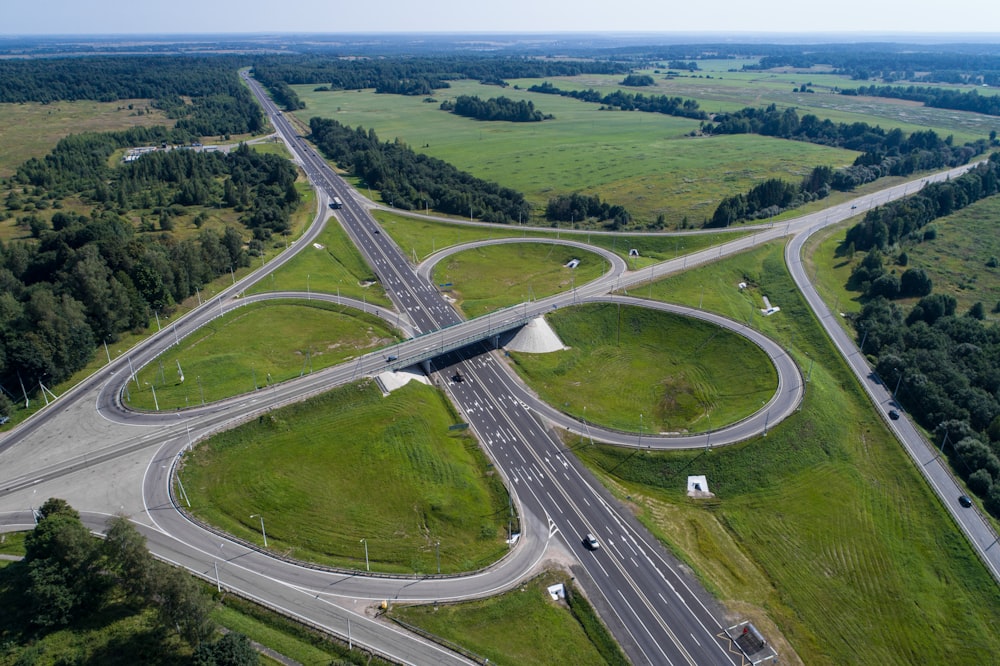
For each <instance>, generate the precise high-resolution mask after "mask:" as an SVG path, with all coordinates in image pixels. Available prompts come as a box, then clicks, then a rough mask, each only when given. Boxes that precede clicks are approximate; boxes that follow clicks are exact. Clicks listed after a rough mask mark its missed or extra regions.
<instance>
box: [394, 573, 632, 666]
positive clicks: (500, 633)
mask: <svg viewBox="0 0 1000 666" xmlns="http://www.w3.org/2000/svg"><path fill="white" fill-rule="evenodd" d="M570 578H571V576H569V575H567V574H564V573H561V572H557V571H548V572H546V573H544V574H542V575H541V576H538V577H536V578H533V579H531V580H528V581H525V582H524V583H522V584H521V585H520V586H519V587H518V588H517V589H514V590H511V591H510V592H505V593H503V594H500V595H497V596H494V597H490V598H488V599H479V600H476V601H466V602H460V603H455V604H444V605H439V604H434V605H425V606H403V605H400V606H393V607H392V608H391V609H390V611H389V616H390V617H391V618H393V619H397V620H401V621H402V622H405V623H406V624H408V625H413V626H417V627H419V628H420V629H421V630H422V631H425V632H428V633H430V634H432V635H434V636H436V637H438V638H439V639H444V640H446V641H449V642H451V643H453V644H458V645H461V646H462V647H463V648H464V649H465V650H468V651H469V652H471V653H472V655H475V656H476V657H477V658H478V659H487V660H489V661H488V663H491V664H499V665H501V666H504V665H508V664H509V665H510V666H516V665H518V664H552V665H553V666H555V665H558V664H565V665H566V666H576V665H577V664H580V665H581V666H582V665H585V664H593V665H594V666H604V665H606V664H614V665H616V666H617V665H618V664H622V665H623V664H625V663H627V662H626V660H625V658H624V655H622V654H621V652H620V649H619V648H618V646H617V644H616V643H615V642H614V640H613V639H612V638H611V636H610V635H609V634H608V633H607V630H606V629H605V628H604V626H603V625H602V624H601V623H600V620H598V619H597V617H596V615H594V611H593V609H592V607H591V606H590V604H589V603H588V602H587V601H586V599H584V598H583V597H582V596H581V595H580V594H579V592H578V591H577V590H576V588H575V586H574V585H573V584H572V583H571V582H570V580H569V579H570ZM556 583H563V584H566V586H567V589H568V593H569V603H567V601H565V600H560V601H553V600H552V598H551V597H550V596H549V593H548V591H547V588H548V586H549V585H554V584H556ZM514 637H516V638H514ZM602 648H603V649H602ZM484 663H485V662H484Z"/></svg>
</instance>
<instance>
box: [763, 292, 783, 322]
mask: <svg viewBox="0 0 1000 666" xmlns="http://www.w3.org/2000/svg"><path fill="white" fill-rule="evenodd" d="M780 311H781V308H779V307H778V306H777V305H771V301H769V300H767V296H765V297H764V307H762V308H761V309H760V312H761V314H763V315H764V316H765V317H770V316H771V315H773V314H774V313H775V312H780Z"/></svg>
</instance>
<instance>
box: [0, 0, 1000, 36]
mask: <svg viewBox="0 0 1000 666" xmlns="http://www.w3.org/2000/svg"><path fill="white" fill-rule="evenodd" d="M2 4H3V9H2V11H0V35H40V34H150V33H152V34H156V33H161V34H162V33H220V32H235V33H246V32H323V33H345V32H346V33H356V32H367V33H372V32H375V33H378V32H518V33H525V32H580V31H584V32H595V31H601V32H606V31H641V32H691V31H696V32H711V33H720V32H768V33H771V32H784V33H813V34H814V33H832V32H849V33H877V34H887V33H924V34H931V33H943V32H944V33H966V34H968V33H992V34H993V36H994V37H996V35H997V33H1000V2H997V0H969V1H967V2H962V3H957V4H954V5H951V4H949V3H942V2H933V3H932V2H930V1H929V0H875V1H872V0H839V1H837V2H809V1H808V0H805V1H803V0H796V1H794V2H793V1H791V0H708V1H706V2H691V1H684V0H503V1H501V2H483V1H482V0H479V1H476V0H424V1H422V2H421V1H419V0H417V1H414V0H290V1H283V0H271V1H268V2H265V1H264V0H167V1H164V0H2ZM990 41H993V40H990Z"/></svg>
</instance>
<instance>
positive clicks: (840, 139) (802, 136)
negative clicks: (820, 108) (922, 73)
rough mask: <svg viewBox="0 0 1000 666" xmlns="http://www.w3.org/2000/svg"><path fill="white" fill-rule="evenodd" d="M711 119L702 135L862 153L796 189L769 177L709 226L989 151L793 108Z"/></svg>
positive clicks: (721, 209) (722, 208)
mask: <svg viewBox="0 0 1000 666" xmlns="http://www.w3.org/2000/svg"><path fill="white" fill-rule="evenodd" d="M714 120H715V123H714V124H713V123H709V124H706V125H705V126H704V127H703V128H702V130H703V131H704V132H705V133H706V134H742V133H755V134H762V135H765V136H776V137H781V138H785V139H791V140H796V141H808V142H810V143H818V144H822V145H828V146H836V147H838V148H845V149H847V150H856V151H860V152H861V153H862V154H861V155H859V156H858V157H857V158H856V159H855V160H854V164H852V165H851V166H849V167H846V168H842V169H831V168H830V167H825V166H820V167H816V168H814V169H813V170H812V172H811V173H810V175H809V176H807V177H806V178H805V179H803V181H802V182H801V183H800V184H799V185H798V186H796V185H793V184H791V183H787V182H783V181H781V180H779V179H771V180H768V181H766V182H764V183H761V184H759V185H756V186H755V187H754V188H753V189H751V190H750V191H749V192H748V193H746V194H737V195H735V196H731V197H727V198H726V199H723V201H722V202H721V203H720V204H719V206H718V207H717V208H716V209H715V212H714V213H713V215H712V219H711V220H710V221H708V222H707V226H710V227H725V226H728V225H730V224H732V223H733V222H737V221H739V220H747V219H762V218H767V217H771V216H773V215H777V214H778V213H780V212H782V211H783V210H787V209H789V208H795V207H796V206H799V205H802V204H803V203H807V202H809V201H812V200H814V199H816V198H822V197H825V196H826V195H827V194H828V193H829V192H830V190H831V189H834V190H839V191H850V190H852V189H854V188H855V187H857V186H859V185H863V184H865V183H869V182H872V181H874V180H877V179H879V178H882V177H884V176H908V175H910V174H912V173H916V172H918V171H927V170H931V169H940V168H944V167H954V166H960V165H962V164H967V163H968V162H969V161H970V160H971V159H972V158H973V157H975V156H977V155H981V154H982V153H984V152H985V151H986V150H987V148H988V144H987V142H986V140H985V139H981V140H979V141H976V142H973V143H969V144H966V145H964V146H954V145H953V143H952V140H951V137H946V138H944V139H942V138H940V137H939V136H938V135H937V133H936V132H934V131H933V130H923V131H917V132H913V133H911V134H909V135H906V134H904V133H903V131H902V130H900V129H899V128H895V129H892V130H888V131H887V130H884V129H882V128H881V127H878V126H872V125H869V124H867V123H862V122H856V123H850V124H847V123H834V122H832V121H831V120H829V119H826V120H822V121H821V120H819V118H817V117H816V116H814V115H812V114H807V115H805V116H803V117H802V118H801V119H800V118H799V115H798V113H797V112H796V111H795V109H793V108H786V109H784V110H778V109H777V107H776V106H775V105H773V104H772V105H770V106H768V107H766V108H762V109H761V108H752V107H747V108H744V109H742V110H740V111H736V112H734V113H728V114H718V115H717V116H716V117H715V119H714Z"/></svg>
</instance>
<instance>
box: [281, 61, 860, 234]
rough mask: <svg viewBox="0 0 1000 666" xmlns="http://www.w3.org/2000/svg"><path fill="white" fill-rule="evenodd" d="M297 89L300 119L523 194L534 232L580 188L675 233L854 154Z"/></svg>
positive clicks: (561, 110) (644, 124)
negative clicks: (326, 123)
mask: <svg viewBox="0 0 1000 666" xmlns="http://www.w3.org/2000/svg"><path fill="white" fill-rule="evenodd" d="M574 80H575V79H574ZM521 83H522V84H529V83H530V82H526V81H523V82H521ZM293 87H294V88H295V89H296V92H297V93H298V94H299V96H300V97H301V98H302V100H303V101H304V102H305V103H306V105H307V108H306V109H305V110H303V111H299V112H297V115H298V116H299V117H301V118H304V119H308V118H310V117H312V116H316V115H319V116H323V117H328V118H333V119H335V120H337V121H339V122H341V123H344V124H346V125H349V126H352V127H353V126H358V125H362V126H364V127H366V128H373V129H375V131H376V132H377V133H378V135H379V138H380V139H382V140H391V139H393V138H395V137H398V138H400V139H401V140H403V141H405V142H407V143H408V144H409V145H410V146H412V147H413V148H414V149H415V150H418V151H420V152H423V153H426V154H428V155H431V156H433V157H438V158H440V159H443V160H445V161H446V162H450V163H452V164H454V165H455V166H457V167H458V168H459V169H462V170H465V171H469V172H470V173H472V174H474V175H476V176H478V177H480V178H485V179H487V180H492V181H496V182H498V183H500V184H501V185H504V186H507V187H511V188H513V189H515V190H518V191H521V192H523V193H524V194H525V196H527V197H528V199H529V201H531V202H532V203H533V204H535V205H536V207H537V210H538V211H539V212H538V213H537V215H536V217H538V219H536V220H533V222H534V223H536V224H537V223H543V221H542V220H541V218H540V215H541V212H542V210H543V209H544V207H545V204H546V202H547V201H548V199H549V198H550V197H551V196H553V195H555V194H567V193H571V192H578V191H579V192H584V193H586V194H598V195H600V196H601V198H602V199H604V200H607V201H610V202H612V203H617V204H622V205H624V206H625V207H626V208H628V209H629V210H630V211H631V212H632V214H633V216H634V217H635V218H636V219H637V220H639V221H641V222H642V223H652V222H653V221H654V220H655V219H656V217H657V215H659V214H661V213H662V214H663V215H664V217H665V219H666V221H667V223H668V224H670V225H679V224H680V223H681V222H682V220H684V218H687V219H688V221H689V223H690V224H692V225H695V226H697V225H700V224H701V222H702V220H703V219H704V218H710V217H711V216H712V213H713V212H714V211H715V207H716V206H717V205H718V203H719V201H720V200H721V199H722V198H723V197H726V196H730V195H732V194H735V193H737V192H743V191H746V190H747V189H749V187H750V186H752V185H753V184H755V183H757V182H759V181H761V180H764V179H766V178H772V177H777V176H784V177H786V178H788V179H789V180H792V181H795V182H797V181H798V180H800V179H801V178H802V177H803V176H804V175H805V174H806V173H808V171H809V170H811V169H812V167H814V166H816V165H819V164H828V165H831V166H841V165H847V164H850V163H851V162H853V161H854V157H855V153H853V152H850V151H845V150H839V149H831V148H826V147H822V146H816V145H811V144H806V143H802V142H797V141H785V140H781V139H770V138H766V137H760V136H751V135H742V136H726V137H691V136H688V135H689V134H690V133H691V132H692V131H694V130H697V129H698V121H696V120H689V119H684V118H674V117H670V116H664V115H659V114H650V113H638V112H636V113H628V112H607V111H600V110H599V109H600V106H599V105H597V104H589V103H585V102H579V101H577V100H573V99H569V98H562V97H558V96H555V95H544V94H540V93H529V92H527V91H525V90H513V89H510V88H508V89H505V90H503V91H502V93H501V92H499V91H498V90H497V89H496V87H493V86H488V87H487V86H482V85H480V84H478V83H475V82H470V81H455V82H452V87H451V88H449V89H447V90H441V91H438V92H437V93H436V94H435V97H434V99H436V100H438V102H440V101H442V100H444V99H453V98H455V97H457V96H458V95H479V96H480V97H483V98H487V97H494V96H496V95H498V94H503V95H505V96H507V97H510V98H513V99H530V100H531V101H532V102H534V104H535V106H536V107H537V108H538V109H540V110H541V111H543V112H545V113H553V114H555V116H556V119H555V120H552V121H545V122H541V123H484V122H477V121H475V120H471V119H468V118H461V117H458V116H454V115H452V114H449V113H446V112H443V111H441V110H439V109H438V104H436V103H427V102H424V101H423V99H422V98H419V97H405V96H400V95H376V94H375V93H374V92H372V91H364V92H357V91H350V92H346V91H345V92H314V91H313V88H314V87H315V86H308V85H307V86H293ZM583 87H586V86H583Z"/></svg>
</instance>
